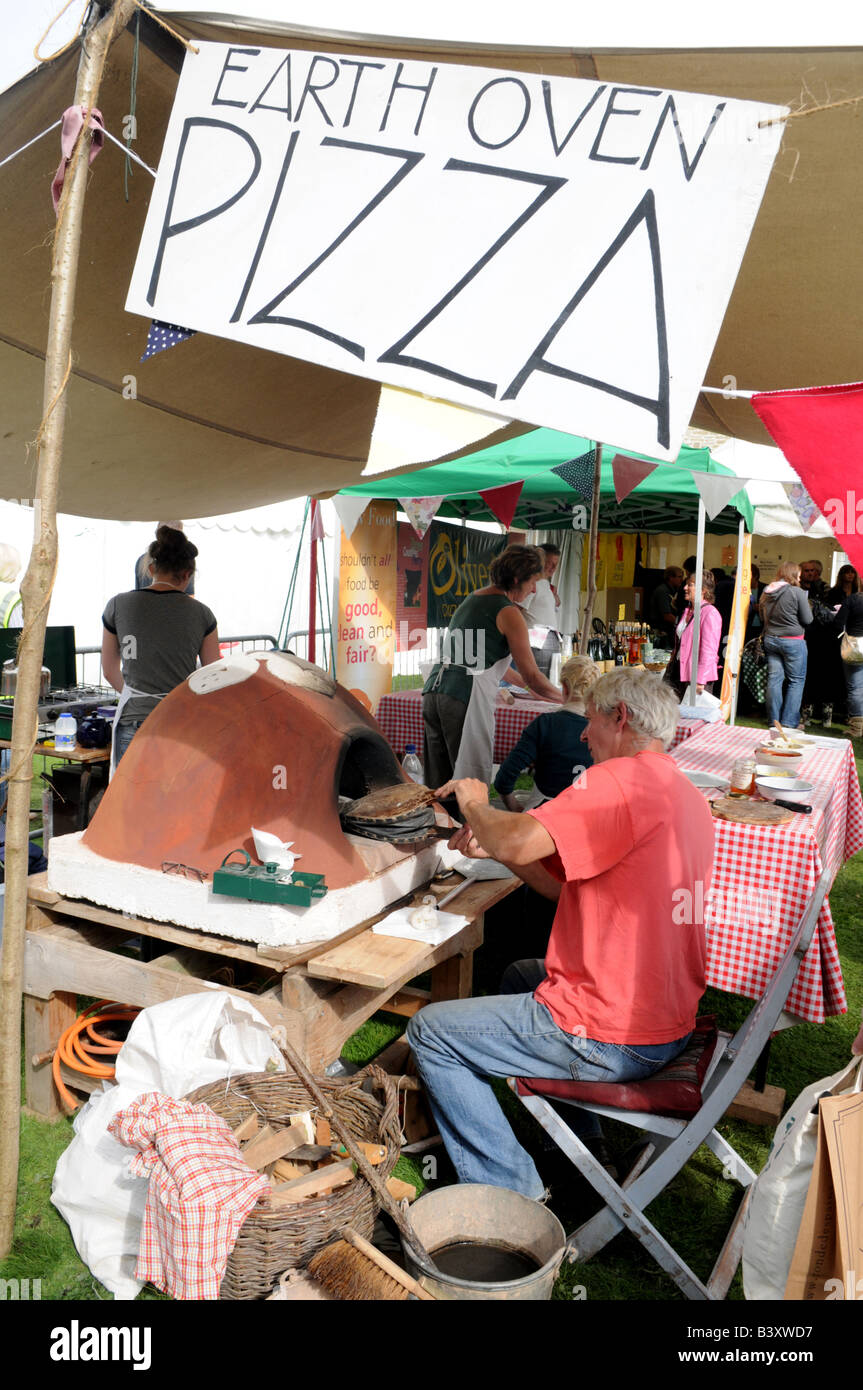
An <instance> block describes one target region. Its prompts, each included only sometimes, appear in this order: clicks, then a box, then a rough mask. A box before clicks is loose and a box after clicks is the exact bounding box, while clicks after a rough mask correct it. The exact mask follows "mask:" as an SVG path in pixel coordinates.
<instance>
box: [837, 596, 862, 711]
mask: <svg viewBox="0 0 863 1390" xmlns="http://www.w3.org/2000/svg"><path fill="white" fill-rule="evenodd" d="M845 632H846V634H847V635H848V637H856V638H857V639H858V640H857V642H843V646H844V648H845V650H846V652H848V651H849V649H851V648H854V647H857V646H859V647H861V648H863V593H860V592H859V591H858V592H857V593H853V594H850V595H849V596H848V599H847V601H846V604H845ZM840 650H841V649H840ZM861 655H863V654H861ZM842 665H843V667H844V670H845V693H846V697H847V700H848V726H849V728H850V730H851V737H852V738H863V659H861V660H860V661H847V660H845V659H843V661H842Z"/></svg>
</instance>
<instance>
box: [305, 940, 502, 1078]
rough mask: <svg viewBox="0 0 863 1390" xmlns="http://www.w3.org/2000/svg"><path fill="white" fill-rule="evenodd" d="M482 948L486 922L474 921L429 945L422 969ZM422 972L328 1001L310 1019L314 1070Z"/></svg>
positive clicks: (350, 988)
mask: <svg viewBox="0 0 863 1390" xmlns="http://www.w3.org/2000/svg"><path fill="white" fill-rule="evenodd" d="M481 945H482V922H481V921H477V922H471V923H469V924H468V926H466V927H463V928H462V930H461V931H460V932H459V933H458V934H457V935H456V936H454V937H451V938H450V940H449V941H444V942H442V943H441V945H440V946H426V951H427V952H428V955H427V956H426V957H425V959H424V961H423V965H422V970H427V969H431V968H433V967H434V966H435V965H438V964H439V963H440V962H441V961H443V960H447V959H448V958H449V957H450V956H451V955H453V954H457V953H458V952H460V951H473V950H476V949H477V947H479V946H481ZM419 973H420V972H419V971H416V970H414V969H410V968H409V969H407V970H406V971H405V972H404V973H403V975H402V977H401V979H399V980H396V981H395V983H394V984H393V985H389V986H387V987H385V988H384V989H377V990H370V989H368V988H367V987H366V986H365V985H356V984H354V985H344V986H343V987H342V988H341V989H339V990H338V991H337V992H336V993H335V994H334V995H332V997H331V998H328V999H326V1000H325V1001H324V1007H323V1008H319V1009H318V1011H317V1012H316V1013H315V1014H314V1015H310V1016H308V1017H307V1019H306V1052H305V1057H306V1061H307V1064H308V1066H309V1067H310V1069H311V1070H312V1071H313V1072H316V1073H319V1072H322V1071H323V1070H324V1069H325V1068H326V1066H327V1065H328V1064H329V1063H330V1062H331V1061H332V1060H333V1058H334V1057H338V1055H339V1053H340V1052H341V1050H342V1046H343V1044H344V1043H345V1041H346V1039H348V1038H349V1037H350V1036H351V1034H352V1033H355V1032H356V1031H357V1029H358V1028H359V1026H360V1024H362V1023H365V1021H366V1019H367V1018H371V1016H372V1014H374V1013H377V1011H378V1009H382V1008H384V1006H385V1005H386V1002H387V1000H388V999H390V998H391V997H392V995H393V993H394V992H395V990H397V989H400V988H401V987H402V985H405V984H407V982H408V980H410V979H412V978H414V976H415V975H416V974H419ZM308 983H310V984H314V983H319V984H322V983H323V981H318V982H315V981H313V980H310V981H309V982H308Z"/></svg>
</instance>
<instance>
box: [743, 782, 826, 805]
mask: <svg viewBox="0 0 863 1390" xmlns="http://www.w3.org/2000/svg"><path fill="white" fill-rule="evenodd" d="M755 785H756V787H757V788H758V790H759V791H760V793H761V795H762V796H766V797H767V799H768V801H775V800H776V798H777V796H781V797H782V800H783V801H809V799H810V797H811V796H812V793H813V791H814V790H815V787H814V784H813V783H812V782H804V781H803V780H802V778H800V777H756V779H755Z"/></svg>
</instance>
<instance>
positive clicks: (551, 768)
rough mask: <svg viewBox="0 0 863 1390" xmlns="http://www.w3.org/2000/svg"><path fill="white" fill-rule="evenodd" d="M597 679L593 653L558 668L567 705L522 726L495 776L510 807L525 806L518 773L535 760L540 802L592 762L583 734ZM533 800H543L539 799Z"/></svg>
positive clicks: (518, 809) (496, 785)
mask: <svg viewBox="0 0 863 1390" xmlns="http://www.w3.org/2000/svg"><path fill="white" fill-rule="evenodd" d="M598 678H599V667H598V666H597V665H596V663H595V662H593V661H591V659H590V657H589V656H571V657H570V658H569V661H567V662H566V663H565V664H564V666H563V668H562V669H561V672H560V683H561V686H562V687H563V704H562V705H561V707H560V709H559V710H552V711H550V712H549V713H548V714H540V715H539V716H538V717H537V718H536V719H534V720H532V721H531V723H530V724H528V726H527V728H526V729H525V730H524V732H523V734H522V736H521V738H520V739H519V741H518V743H517V744H516V745H515V747H514V748H513V750H512V752H511V753H510V755H509V757H508V758H507V759H506V760H505V762H503V763H502V764H501V767H500V771H499V772H498V774H497V776H496V777H495V779H494V785H495V789H496V791H497V792H498V794H499V795H500V797H501V798H502V800H503V802H504V805H505V806H506V807H507V809H508V810H510V811H521V810H524V809H525V808H524V807H523V806H522V805H521V803H520V802H519V801H518V800H517V798H516V797H515V795H514V793H513V788H514V787H515V783H516V778H517V777H518V776H519V774H520V773H522V772H524V770H525V768H527V767H530V766H531V764H532V765H533V780H534V782H535V783H536V787H537V791H538V792H539V793H540V797H541V800H542V801H549V800H551V798H552V797H553V796H557V795H558V794H559V793H560V792H562V791H564V790H565V788H566V787H571V786H572V784H573V782H575V781H576V780H577V778H578V777H579V776H580V774H581V773H582V772H583V770H584V769H585V768H586V767H590V765H591V763H592V762H593V759H592V757H591V756H590V750H589V748H588V746H587V744H586V743H585V742H584V741H583V739H582V734H583V733H584V731H585V729H586V728H587V719H586V718H585V716H584V703H585V700H586V699H587V697H588V695H589V694H590V691H591V689H592V688H593V686H594V685H595V683H596V681H597V680H598ZM533 804H535V805H539V804H540V801H539V800H538V801H536V802H534V803H533Z"/></svg>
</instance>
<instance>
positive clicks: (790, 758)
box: [755, 743, 806, 776]
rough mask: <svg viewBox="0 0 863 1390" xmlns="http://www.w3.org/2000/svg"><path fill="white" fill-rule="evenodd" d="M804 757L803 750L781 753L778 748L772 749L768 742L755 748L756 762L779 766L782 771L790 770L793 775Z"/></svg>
mask: <svg viewBox="0 0 863 1390" xmlns="http://www.w3.org/2000/svg"><path fill="white" fill-rule="evenodd" d="M805 757H806V754H805V753H804V752H800V753H792V752H787V753H783V752H781V751H780V750H779V749H772V748H771V747H770V744H769V743H765V744H762V746H761V747H760V748H756V750H755V759H756V762H758V763H762V764H763V765H765V766H766V767H772V768H780V769H781V770H782V771H783V772H790V773H792V774H793V775H795V776H796V774H797V771H798V769H799V767H800V764H801V763H802V761H803V759H804V758H805Z"/></svg>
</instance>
